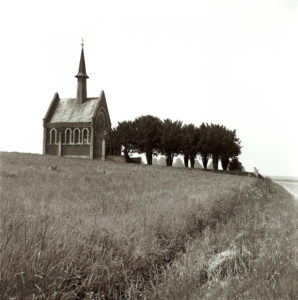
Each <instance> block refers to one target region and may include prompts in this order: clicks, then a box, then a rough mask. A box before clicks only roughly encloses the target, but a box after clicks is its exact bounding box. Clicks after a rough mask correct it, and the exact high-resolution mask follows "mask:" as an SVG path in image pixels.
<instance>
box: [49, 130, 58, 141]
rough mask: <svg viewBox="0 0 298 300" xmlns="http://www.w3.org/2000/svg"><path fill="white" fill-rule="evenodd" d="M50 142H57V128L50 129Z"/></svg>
mask: <svg viewBox="0 0 298 300" xmlns="http://www.w3.org/2000/svg"><path fill="white" fill-rule="evenodd" d="M50 144H57V130H56V129H55V128H52V129H51V130H50Z"/></svg>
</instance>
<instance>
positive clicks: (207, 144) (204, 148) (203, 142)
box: [198, 123, 212, 170]
mask: <svg viewBox="0 0 298 300" xmlns="http://www.w3.org/2000/svg"><path fill="white" fill-rule="evenodd" d="M199 136H200V139H199V141H198V150H199V151H198V153H199V154H200V156H201V158H202V162H203V167H204V169H205V170H206V169H207V166H208V160H209V158H210V157H211V155H212V147H211V136H210V128H209V126H208V124H207V125H206V124H205V123H202V124H201V126H200V128H199Z"/></svg>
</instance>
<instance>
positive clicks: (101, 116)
mask: <svg viewBox="0 0 298 300" xmlns="http://www.w3.org/2000/svg"><path fill="white" fill-rule="evenodd" d="M106 123H107V122H106V116H105V113H104V111H102V110H101V111H100V112H99V113H98V115H97V118H96V121H95V129H96V130H97V131H103V130H104V129H105V128H106Z"/></svg>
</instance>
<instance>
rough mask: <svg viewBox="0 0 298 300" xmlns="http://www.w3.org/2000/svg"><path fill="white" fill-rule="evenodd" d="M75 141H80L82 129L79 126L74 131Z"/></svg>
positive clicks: (75, 142) (77, 142)
mask: <svg viewBox="0 0 298 300" xmlns="http://www.w3.org/2000/svg"><path fill="white" fill-rule="evenodd" d="M73 142H74V144H79V143H80V129H79V128H76V129H75V130H74V131H73Z"/></svg>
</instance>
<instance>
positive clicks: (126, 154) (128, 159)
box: [123, 148, 130, 163]
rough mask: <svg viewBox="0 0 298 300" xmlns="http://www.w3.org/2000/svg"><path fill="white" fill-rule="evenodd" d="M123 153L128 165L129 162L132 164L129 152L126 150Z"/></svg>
mask: <svg viewBox="0 0 298 300" xmlns="http://www.w3.org/2000/svg"><path fill="white" fill-rule="evenodd" d="M123 153H124V158H125V161H126V162H127V163H129V162H130V157H129V155H128V151H127V149H126V148H124V150H123Z"/></svg>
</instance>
